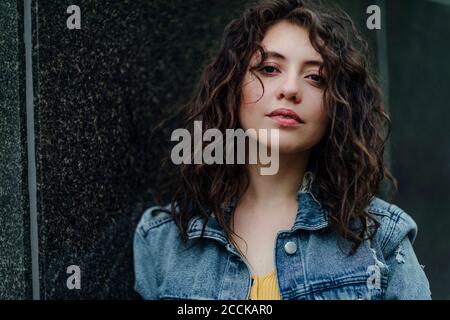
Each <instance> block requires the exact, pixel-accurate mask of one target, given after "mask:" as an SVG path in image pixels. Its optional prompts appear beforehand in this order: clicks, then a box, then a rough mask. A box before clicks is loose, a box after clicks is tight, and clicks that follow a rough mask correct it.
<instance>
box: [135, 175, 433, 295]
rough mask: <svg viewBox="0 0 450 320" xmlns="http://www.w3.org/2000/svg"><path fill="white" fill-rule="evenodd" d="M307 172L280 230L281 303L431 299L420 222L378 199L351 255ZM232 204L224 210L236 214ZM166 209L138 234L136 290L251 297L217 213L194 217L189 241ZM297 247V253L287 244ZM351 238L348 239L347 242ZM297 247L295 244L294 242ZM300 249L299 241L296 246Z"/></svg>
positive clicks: (154, 212)
mask: <svg viewBox="0 0 450 320" xmlns="http://www.w3.org/2000/svg"><path fill="white" fill-rule="evenodd" d="M311 183H312V178H311V177H309V176H308V175H305V179H304V181H303V185H302V187H301V188H300V190H299V191H298V194H297V199H298V211H297V216H296V220H295V223H294V225H293V226H292V228H291V230H285V231H280V232H278V233H277V237H276V241H275V256H274V259H275V268H276V276H277V280H278V285H279V289H280V294H281V297H282V299H283V300H300V299H314V300H322V299H359V300H362V299H368V300H369V299H374V300H378V299H430V298H431V292H430V289H429V283H428V280H427V277H426V275H425V273H424V271H423V269H422V267H421V265H420V264H419V262H418V261H417V257H416V255H415V253H414V250H413V247H412V243H413V242H414V239H415V238H416V235H417V225H416V223H415V222H414V221H413V219H412V218H411V217H410V216H409V215H408V214H406V213H405V212H404V211H403V210H402V209H400V208H399V207H397V206H395V205H393V204H389V203H387V202H385V201H383V200H381V199H379V198H374V199H373V200H372V202H371V203H370V205H369V206H368V207H367V210H368V212H370V213H371V214H372V215H373V216H374V217H375V218H376V219H377V220H378V221H379V222H380V224H381V227H380V229H379V230H378V232H377V233H376V235H375V237H374V238H373V240H372V241H369V240H367V241H364V242H363V244H362V245H361V246H360V247H359V248H358V250H357V251H356V253H355V254H354V255H350V256H349V255H348V249H349V247H348V243H347V242H345V241H342V243H341V244H340V242H338V241H336V239H337V234H336V233H335V232H333V231H330V230H328V229H326V227H327V226H328V219H327V213H326V211H325V210H324V209H323V208H322V207H321V204H320V202H319V201H318V200H317V199H316V197H315V196H314V192H312V188H311ZM233 205H234V203H232V204H230V205H229V206H228V207H226V208H224V212H225V213H226V214H228V215H230V214H231V212H232V209H233ZM166 209H167V208H163V207H151V208H148V209H147V210H146V211H145V212H144V213H143V216H142V218H141V220H140V222H139V224H138V226H137V228H136V232H135V235H134V268H135V290H136V291H137V292H138V293H139V294H140V295H141V296H142V297H143V298H144V299H214V300H217V299H219V300H235V299H236V300H244V299H248V298H249V295H250V289H251V284H252V282H251V281H252V279H251V272H250V268H249V266H248V265H247V263H246V261H245V259H244V258H243V257H242V256H241V255H240V253H239V252H238V251H237V250H236V248H235V247H234V246H233V245H232V244H231V243H230V242H229V241H228V240H227V237H226V235H225V233H224V232H223V231H222V229H221V228H220V226H219V224H218V222H217V220H216V219H215V218H214V215H211V218H210V219H208V222H207V224H206V228H205V232H204V238H203V239H199V237H200V234H201V230H202V225H203V223H204V218H201V217H200V216H196V217H194V218H193V219H191V221H190V222H189V227H188V238H189V240H188V242H187V243H186V244H184V243H183V242H182V240H181V237H180V235H179V231H178V228H177V226H176V224H175V222H174V220H173V219H172V218H171V216H170V215H169V213H168V212H167V210H166ZM287 242H293V243H295V244H296V251H295V252H294V253H292V252H290V253H289V250H285V244H286V243H287ZM346 243H347V244H346ZM291 245H292V243H291ZM294 247H295V246H294Z"/></svg>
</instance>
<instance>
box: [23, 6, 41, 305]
mask: <svg viewBox="0 0 450 320" xmlns="http://www.w3.org/2000/svg"><path fill="white" fill-rule="evenodd" d="M31 25H32V24H31V0H25V1H24V42H25V70H26V77H25V79H26V80H25V81H26V83H25V92H26V111H27V112H26V117H27V156H28V193H29V200H30V242H31V284H32V288H33V299H34V300H39V299H40V288H39V243H38V241H39V237H38V224H37V191H36V153H35V133H34V104H33V98H34V96H33V55H32V53H33V47H32V34H31V32H32V30H31V29H32V26H31Z"/></svg>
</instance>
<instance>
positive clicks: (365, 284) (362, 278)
mask: <svg viewBox="0 0 450 320" xmlns="http://www.w3.org/2000/svg"><path fill="white" fill-rule="evenodd" d="M368 269H369V270H368V271H367V272H366V273H364V272H363V273H360V274H352V275H349V276H345V277H340V278H336V279H333V280H326V281H323V282H320V283H315V284H313V285H312V286H311V288H310V290H309V292H310V293H309V298H310V299H313V300H381V299H383V298H384V293H385V291H386V287H387V275H386V274H385V273H382V272H380V273H376V272H373V271H372V270H370V268H368Z"/></svg>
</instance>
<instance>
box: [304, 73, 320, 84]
mask: <svg viewBox="0 0 450 320" xmlns="http://www.w3.org/2000/svg"><path fill="white" fill-rule="evenodd" d="M308 77H309V78H310V79H311V80H313V81H315V82H317V83H323V82H324V79H323V78H322V77H321V76H319V75H318V74H310V75H309V76H307V78H308Z"/></svg>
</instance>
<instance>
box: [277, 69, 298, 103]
mask: <svg viewBox="0 0 450 320" xmlns="http://www.w3.org/2000/svg"><path fill="white" fill-rule="evenodd" d="M300 91H301V90H300V83H299V81H298V79H297V76H290V77H289V78H286V79H285V80H284V81H283V82H282V83H281V85H280V87H279V89H278V94H277V98H278V99H279V100H283V99H286V100H289V101H291V102H293V103H295V104H298V103H300V102H301V93H300Z"/></svg>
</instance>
